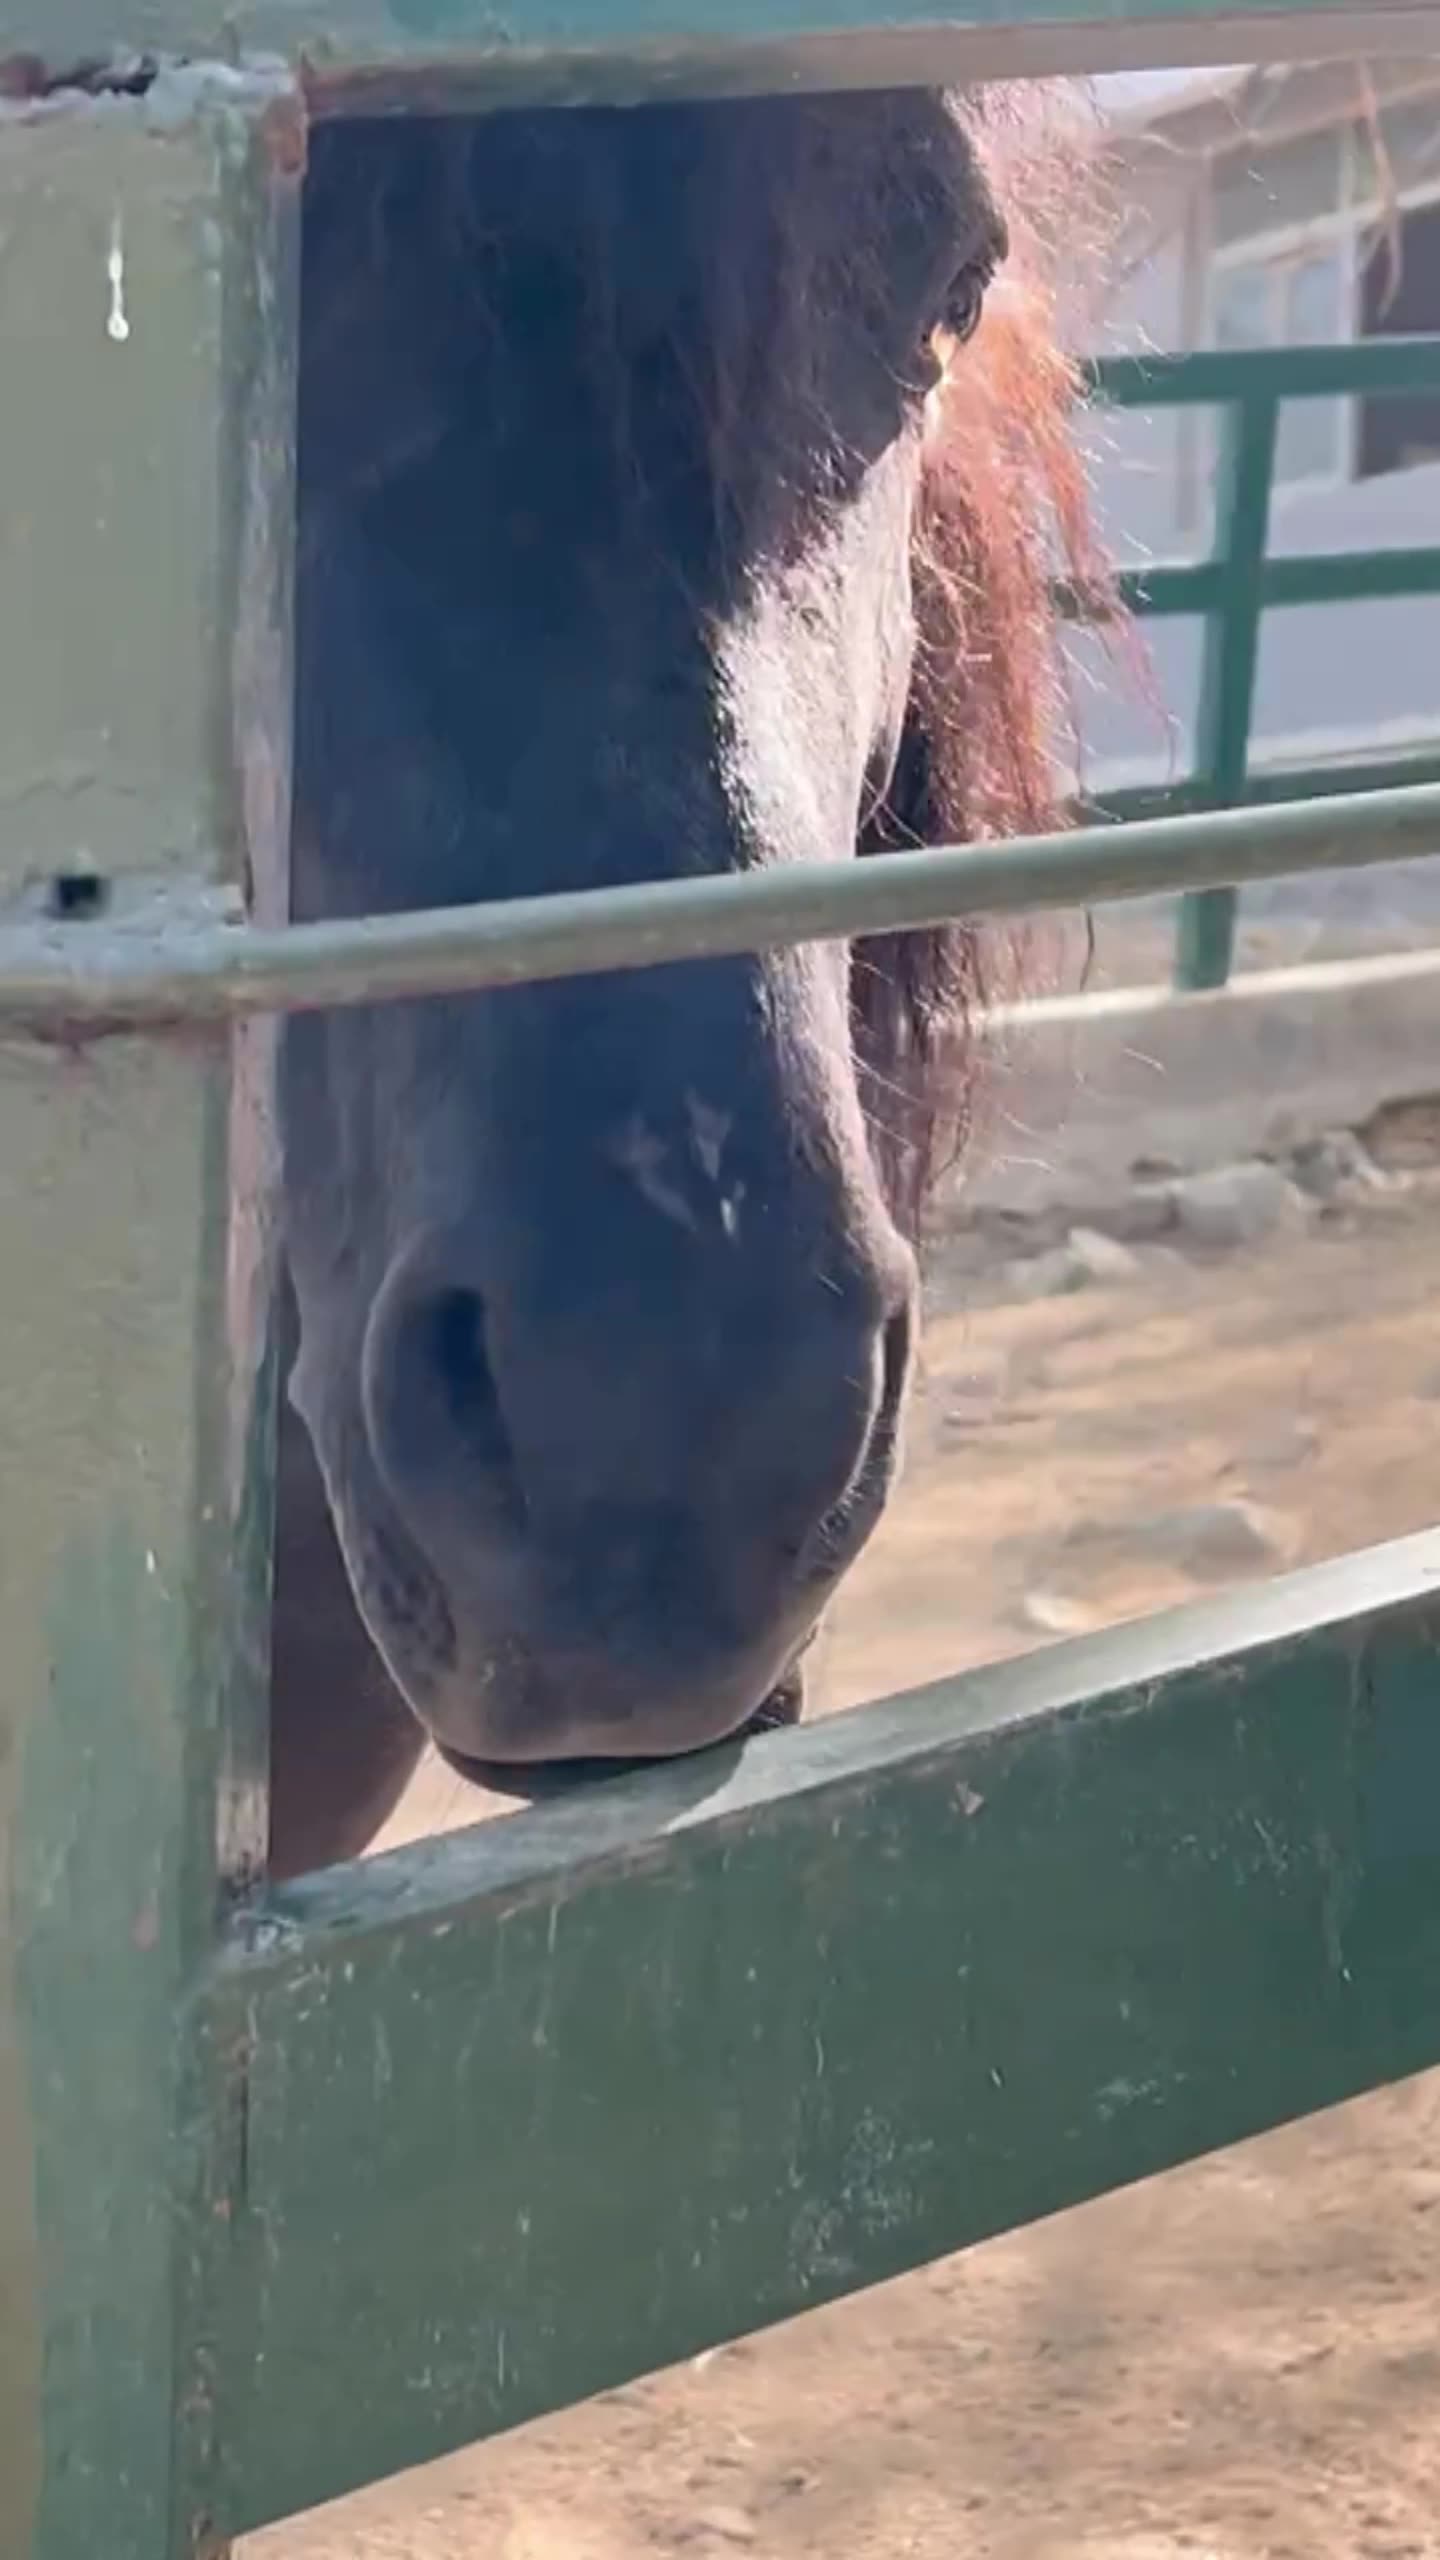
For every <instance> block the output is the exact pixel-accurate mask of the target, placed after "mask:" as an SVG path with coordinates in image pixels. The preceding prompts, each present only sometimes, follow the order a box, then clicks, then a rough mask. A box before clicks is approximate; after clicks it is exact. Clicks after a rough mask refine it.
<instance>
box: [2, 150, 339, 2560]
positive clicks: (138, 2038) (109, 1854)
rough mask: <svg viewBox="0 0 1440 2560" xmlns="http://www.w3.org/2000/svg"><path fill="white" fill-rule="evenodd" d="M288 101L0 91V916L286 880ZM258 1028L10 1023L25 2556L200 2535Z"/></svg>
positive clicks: (6, 1311)
mask: <svg viewBox="0 0 1440 2560" xmlns="http://www.w3.org/2000/svg"><path fill="white" fill-rule="evenodd" d="M277 109H278V111H279V121H278V123H277V121H276V115H277ZM290 130H291V128H290V126H289V124H288V123H287V122H286V117H285V113H284V110H283V102H281V101H272V102H271V103H270V104H268V105H266V106H265V107H263V108H257V109H256V110H255V111H254V112H240V111H236V112H230V111H226V112H224V113H221V114H218V115H210V114H207V115H205V116H203V117H201V118H200V119H199V120H193V119H192V120H191V122H190V123H189V124H188V125H187V126H186V127H185V128H184V129H182V130H177V131H175V132H172V133H170V134H168V135H166V136H165V137H163V138H161V137H160V136H158V135H156V134H155V133H154V132H153V131H152V130H150V129H148V128H147V126H146V124H145V120H144V118H143V117H142V115H141V114H140V113H139V111H137V110H135V109H133V108H131V107H130V106H129V105H128V104H119V103H117V102H114V101H111V102H109V103H108V104H107V106H106V107H105V109H104V110H103V111H91V110H90V109H88V108H87V109H82V110H81V111H80V112H78V113H76V114H74V115H70V114H61V115H59V116H57V117H55V118H53V119H51V120H48V121H47V122H46V123H45V124H44V125H43V126H42V125H37V124H29V125H27V124H23V123H17V122H9V123H0V349H3V367H4V389H3V396H0V910H8V911H9V912H11V913H14V912H33V911H34V910H35V909H36V908H38V907H43V906H44V905H45V904H46V903H47V902H48V901H53V900H54V899H56V898H57V897H58V898H60V899H61V900H62V902H63V901H68V902H70V906H71V911H72V912H73V913H74V914H75V915H76V916H82V915H83V914H85V913H87V912H90V911H92V910H93V911H94V912H95V913H96V915H97V916H99V915H105V916H111V915H114V916H118V917H123V916H124V914H125V913H126V912H128V911H130V910H131V909H132V908H133V909H135V910H149V909H151V908H153V907H154V906H155V905H156V904H157V903H158V904H160V905H162V906H163V905H165V904H167V903H169V902H180V903H184V902H193V901H195V900H197V899H202V898H210V897H216V896H224V895H229V896H231V897H234V896H235V895H236V893H237V892H238V888H239V884H240V882H241V881H242V879H244V878H245V877H246V876H247V874H249V875H253V876H254V878H255V879H256V881H257V883H258V886H259V903H260V904H261V907H262V909H264V908H268V910H269V911H270V912H271V913H273V912H274V911H275V908H276V905H277V902H278V898H279V893H280V886H281V879H280V875H281V869H282V863H283V850H284V806H283V803H284V792H283V775H284V772H285V769H286V762H287V753H286V738H285V722H286V717H287V714H288V704H287V701H286V689H287V679H286V672H285V671H286V663H287V660H286V648H285V641H284V631H285V614H284V593H283V588H284V577H285V564H286V559H287V554H288V548H289V543H288V531H287V522H288V506H287V485H288V458H287V457H288V441H289V439H288V417H289V398H288V391H287V384H286V373H287V365H288V357H287V354H286V352H285V350H286V347H287V345H288V340H289V332H288V330H287V328H286V327H285V325H284V312H283V308H282V306H283V302H284V298H285V284H284V279H285V276H286V273H287V271H288V268H289V265H290V258H291V252H290V247H289V242H288V234H289V231H290V228H291V221H292V215H293V210H294V195H295V187H294V182H293V179H292V177H291V175H290V174H289V173H288V170H287V168H286V165H285V164H286V160H287V156H288V155H287V141H286V137H287V134H288V133H289V131H290ZM277 157H278V162H279V165H278V166H277ZM57 883H58V884H61V885H60V886H59V887H57ZM67 883H68V884H69V885H68V887H67V886H65V885H64V884H67ZM72 929H73V930H74V931H76V932H77V933H83V932H84V931H86V930H88V927H87V926H86V925H85V923H83V922H79V921H77V922H76V923H75V924H74V925H73V927H72ZM266 1054H267V1052H266V1045H265V1036H264V1035H263V1034H250V1033H246V1034H243V1035H240V1036H239V1037H238V1038H237V1039H236V1041H235V1043H234V1046H233V1049H232V1045H231V1041H230V1039H229V1038H228V1037H227V1036H226V1035H223V1034H222V1035H220V1036H218V1037H216V1036H215V1035H211V1036H210V1037H209V1038H208V1040H204V1041H191V1042H190V1043H188V1044H187V1045H184V1046H181V1045H175V1046H172V1047H169V1048H166V1047H164V1046H162V1045H156V1044H148V1043H140V1042H131V1043H127V1044H123V1045H121V1046H112V1047H110V1048H109V1049H107V1050H106V1051H105V1052H104V1053H103V1054H100V1053H96V1052H93V1051H89V1052H87V1051H85V1050H83V1049H79V1048H77V1049H74V1050H67V1049H66V1048H64V1047H63V1046H61V1047H58V1048H57V1047H54V1046H51V1047H47V1048H46V1049H43V1050H41V1049H38V1048H35V1047H33V1046H30V1045H28V1044H26V1043H24V1042H21V1041H9V1042H6V1043H5V1044H3V1046H0V1457H3V1466H0V1629H3V1659H4V1675H3V1683H0V1911H3V1933H0V2551H3V2553H4V2555H5V2560H95V2556H96V2555H98V2554H100V2553H104V2554H106V2555H107V2560H165V2556H166V2555H178V2554H180V2553H181V2552H184V2553H187V2554H188V2553H191V2552H192V2550H196V2549H198V2548H199V2547H200V2542H199V2540H198V2539H197V2536H198V2534H199V2519H200V2514H201V2509H202V2507H203V2501H204V2473H205V2467H206V2462H207V2458H208V2453H209V2449H210V2431H211V2423H212V2420H213V2417H214V2413H215V2403H214V2393H213V2364H212V2362H211V2360H210V2358H209V2354H208V2349H209V2344H210V2341H211V2332H210V2328H209V2324H210V2322H211V2321H212V2319H213V2317H214V2315H215V2313H216V2311H217V2309H218V2308H219V2305H220V2300H221V2297H220V2295H219V2294H218V2293H217V2292H216V2290H215V2287H216V2286H217V2284H218V2282H219V2277H220V2272H221V2270H220V2264H219V2260H220V2257H221V2255H223V2242H224V2237H225V2231H226V2225H225V2222H224V2220H223V2216H217V2215H216V2214H214V2213H213V2212H212V2211H211V2206H212V2205H213V2204H214V2203H215V2202H216V2201H217V2198H216V2196H215V2194H214V2193H213V2192H212V2187H211V2181H212V2178H213V2177H217V2176H218V2177H220V2178H221V2179H222V2180H223V2178H224V2177H225V2176H226V2175H227V2174H228V2173H229V2169H230V2166H231V2164H232V2162H233V2157H234V2145H235V2137H236V2117H235V2112H234V2100H235V2097H236V2094H237V2092H238V2088H239V2082H238V2079H237V2077H236V2074H235V2071H234V2069H233V2066H232V2064H231V2062H230V2059H229V2058H228V2057H226V2056H220V2055H215V2054H214V2053H213V2051H210V2050H208V2049H207V2050H206V2051H205V2052H204V2054H203V2055H202V2053H201V2049H200V2048H199V2047H198V2046H197V2045H196V2043H195V2041H194V2039H193V2038H192V2036H191V2035H190V2032H189V2022H188V2011H187V1998H188V1995H189V1993H190V1991H191V1989H192V1987H193V1982H194V1979H195V1975H196V1972H197V1970H198V1968H199V1967H200V1965H201V1964H202V1963H203V1961H204V1959H205V1957H206V1956H207V1954H208V1953H209V1951H210V1949H211V1947H212V1946H213V1943H214V1934H215V1929H216V1926H217V1902H218V1898H219V1895H220V1892H221V1890H222V1887H223V1885H224V1884H225V1882H226V1881H227V1879H233V1878H235V1877H236V1876H238V1875H241V1874H243V1873H244V1872H245V1871H246V1869H247V1865H248V1863H249V1861H251V1860H252V1859H253V1857H254V1855H255V1853H256V1850H257V1848H258V1846H259V1845H260V1844H261V1843H262V1842H263V1836H264V1835H263V1829H262V1827H261V1825H262V1822H263V1802H262V1800H261V1796H260V1780H261V1777H262V1770H263V1730H262V1719H263V1687H262V1675H263V1672H264V1668H265V1663H266V1649H265V1641H264V1636H265V1629H264V1593H265V1587H266V1578H267V1557H268V1544H269V1539H268V1518H267V1511H266V1494H267V1486H266V1478H267V1466H266V1456H267V1443H268V1422H267V1409H268V1385H269V1381H268V1377H267V1375H266V1369H265V1362H264V1341H265V1329H266V1287H265V1254H264V1234H263V1226H262V1210H263V1205H264V1180H265V1175H264V1162H265V1159H264V1149H263V1144H262V1141H263V1132H264V1110H265V1084H266Z"/></svg>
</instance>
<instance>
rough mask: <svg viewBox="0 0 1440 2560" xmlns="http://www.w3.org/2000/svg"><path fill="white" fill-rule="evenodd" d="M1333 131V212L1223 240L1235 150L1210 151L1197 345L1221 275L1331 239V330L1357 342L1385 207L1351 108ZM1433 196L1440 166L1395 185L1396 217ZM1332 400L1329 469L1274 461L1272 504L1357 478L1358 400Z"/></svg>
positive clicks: (1281, 259) (1438, 191)
mask: <svg viewBox="0 0 1440 2560" xmlns="http://www.w3.org/2000/svg"><path fill="white" fill-rule="evenodd" d="M1430 94H1431V93H1430V92H1429V91H1428V90H1422V91H1420V92H1418V93H1417V95H1420V96H1428V95H1430ZM1403 103H1406V102H1405V101H1403V100H1400V99H1394V100H1390V99H1387V101H1386V104H1387V106H1390V105H1394V106H1398V105H1401V104H1403ZM1434 103H1435V107H1436V112H1437V116H1440V90H1437V91H1436V92H1435V93H1434ZM1333 129H1334V128H1333V125H1332V124H1331V123H1330V122H1328V121H1327V122H1326V123H1323V124H1315V125H1312V126H1311V127H1309V128H1308V130H1309V131H1310V132H1312V133H1316V134H1320V133H1324V132H1328V131H1331V130H1333ZM1306 130H1307V129H1306V128H1305V127H1303V126H1300V127H1296V128H1294V129H1292V130H1289V131H1280V132H1276V133H1275V134H1273V135H1269V136H1267V137H1266V139H1265V141H1264V142H1259V141H1257V143H1256V146H1255V148H1256V151H1257V155H1258V154H1260V153H1263V152H1264V150H1265V149H1266V148H1267V147H1268V146H1269V145H1270V144H1271V143H1276V144H1278V143H1282V142H1290V141H1298V140H1300V139H1302V138H1303V136H1304V134H1305V131H1306ZM1338 138H1339V145H1340V201H1339V203H1338V204H1337V206H1336V207H1335V209H1334V211H1333V212H1331V213H1316V214H1310V215H1308V216H1306V217H1304V218H1303V219H1301V220H1297V221H1292V222H1275V223H1273V224H1267V223H1266V222H1265V221H1264V219H1263V214H1262V216H1261V218H1260V219H1259V220H1258V221H1257V223H1256V227H1255V229H1254V230H1253V231H1251V232H1248V233H1246V234H1245V235H1244V236H1243V237H1242V238H1240V239H1238V240H1227V241H1226V242H1225V244H1224V246H1223V247H1221V246H1218V245H1217V244H1216V242H1215V237H1214V197H1215V186H1216V180H1217V176H1218V173H1219V170H1220V168H1221V165H1222V164H1223V162H1224V161H1225V160H1227V159H1231V158H1233V157H1234V156H1235V155H1234V154H1233V152H1222V151H1218V150H1217V151H1215V152H1212V153H1211V154H1210V155H1209V173H1208V185H1207V187H1206V189H1205V202H1206V222H1205V226H1204V248H1203V252H1202V256H1203V272H1202V277H1201V290H1200V293H1199V295H1198V296H1197V305H1198V314H1199V318H1200V325H1201V330H1202V333H1203V334H1202V336H1201V340H1200V343H1201V344H1202V345H1204V346H1206V347H1213V346H1214V345H1215V343H1216V317H1217V309H1216V306H1217V300H1218V296H1217V290H1216V288H1217V284H1218V282H1219V280H1220V279H1221V278H1222V277H1224V276H1225V275H1227V274H1233V273H1235V272H1236V271H1237V270H1242V269H1243V270H1248V271H1250V272H1254V271H1256V270H1263V269H1265V268H1272V269H1273V268H1278V267H1282V266H1286V265H1293V264H1296V263H1298V262H1299V261H1300V260H1301V259H1302V258H1304V257H1307V256H1313V255H1315V253H1316V252H1317V251H1319V250H1323V249H1325V248H1327V247H1329V246H1330V245H1331V244H1332V243H1333V245H1334V247H1335V248H1336V250H1337V252H1338V254H1339V262H1340V312H1339V324H1338V327H1337V330H1336V338H1337V342H1338V343H1339V344H1340V345H1342V346H1344V345H1353V344H1355V342H1356V337H1357V324H1358V320H1359V311H1360V291H1361V280H1362V272H1363V269H1362V259H1361V245H1362V241H1363V242H1364V244H1365V252H1366V256H1367V257H1368V255H1369V252H1370V249H1371V247H1372V246H1373V241H1372V239H1371V238H1370V236H1369V235H1370V234H1371V233H1372V232H1373V229H1374V226H1375V225H1376V223H1377V222H1378V221H1379V220H1380V219H1381V216H1382V213H1383V210H1384V208H1383V207H1382V204H1381V201H1380V199H1379V197H1378V196H1377V195H1375V194H1374V193H1373V192H1364V193H1362V192H1361V180H1362V176H1363V168H1362V155H1361V152H1360V147H1359V145H1360V128H1359V126H1358V124H1357V121H1356V119H1355V117H1354V116H1353V115H1349V116H1347V117H1346V118H1345V121H1344V122H1343V124H1341V125H1340V127H1339V137H1338ZM1433 204H1440V174H1437V176H1436V177H1435V178H1425V179H1421V180H1418V181H1417V182H1416V183H1415V184H1414V185H1412V186H1408V187H1407V186H1403V185H1402V186H1399V187H1398V188H1397V190H1396V195H1395V200H1394V211H1395V214H1396V216H1397V218H1399V217H1403V216H1404V215H1405V214H1407V213H1417V212H1420V211H1423V210H1424V208H1425V207H1426V206H1428V205H1433ZM1337 405H1338V406H1339V408H1340V410H1341V418H1340V421H1339V432H1338V434H1337V437H1336V463H1335V467H1334V469H1333V470H1328V471H1312V472H1303V473H1294V474H1289V475H1286V476H1283V477H1282V475H1281V473H1280V471H1279V469H1278V468H1277V471H1276V476H1275V480H1274V484H1273V490H1272V503H1273V504H1274V506H1275V507H1277V508H1280V507H1283V506H1285V505H1286V503H1287V502H1289V501H1292V500H1295V499H1303V498H1314V497H1316V496H1317V495H1323V494H1325V493H1326V492H1327V491H1328V492H1332V493H1333V492H1334V491H1335V490H1338V489H1348V488H1353V487H1355V486H1356V485H1357V484H1358V481H1359V463H1360V403H1359V401H1358V399H1355V398H1346V399H1342V400H1340V401H1339V402H1338V404H1337ZM1209 450H1210V454H1211V456H1212V457H1213V455H1214V452H1215V436H1214V431H1213V424H1212V433H1211V437H1210V439H1209ZM1212 470H1213V460H1212ZM1212 485H1213V484H1212ZM1196 494H1197V495H1198V494H1199V493H1198V492H1197V493H1196ZM1203 503H1204V499H1203V498H1202V504H1203ZM1185 512H1186V514H1187V515H1190V514H1191V512H1192V511H1191V508H1190V507H1189V506H1188V505H1187V507H1186V509H1185Z"/></svg>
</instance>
